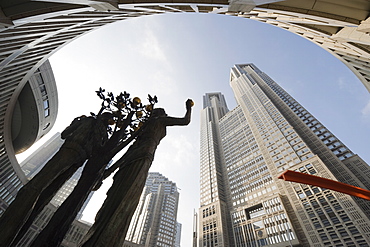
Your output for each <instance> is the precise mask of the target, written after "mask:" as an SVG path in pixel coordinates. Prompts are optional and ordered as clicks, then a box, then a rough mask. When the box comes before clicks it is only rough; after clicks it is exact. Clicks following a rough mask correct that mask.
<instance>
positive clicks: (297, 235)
mask: <svg viewBox="0 0 370 247" xmlns="http://www.w3.org/2000/svg"><path fill="white" fill-rule="evenodd" d="M230 78H231V79H230V80H231V82H230V83H231V87H232V89H233V91H234V95H235V98H236V100H237V103H238V106H237V107H236V108H235V109H233V110H231V111H229V110H228V108H227V105H226V101H225V99H224V96H223V95H222V94H221V93H208V94H206V95H205V96H204V97H203V110H202V112H201V137H200V139H201V140H200V181H201V184H200V204H201V206H200V209H199V214H198V222H199V223H198V236H197V237H198V240H197V241H195V242H198V244H199V246H225V247H226V246H235V247H239V246H240V247H242V246H243V247H244V246H268V245H269V246H314V247H315V246H317V247H318V246H370V219H369V218H370V203H369V202H368V201H366V200H364V199H360V198H356V197H351V196H349V195H345V194H342V193H339V192H335V191H331V190H328V189H323V188H320V187H316V186H309V185H305V184H298V183H290V182H286V181H283V180H279V179H278V177H279V175H281V174H282V173H283V172H284V171H285V170H294V171H299V172H302V173H308V174H312V175H316V176H320V177H325V178H328V179H332V180H337V181H340V182H343V183H347V184H351V185H354V186H357V187H361V188H364V189H368V190H369V189H370V168H369V166H368V165H367V164H366V163H365V162H364V161H363V160H362V159H361V158H360V157H358V156H357V155H355V154H354V153H353V152H352V151H351V150H350V149H349V148H347V147H346V146H345V145H344V144H343V143H342V142H341V141H340V140H338V138H337V137H335V136H334V135H333V134H332V133H331V132H330V131H329V130H328V129H327V128H326V127H325V126H323V124H321V123H320V122H319V120H317V119H316V118H315V117H314V116H313V115H312V114H311V113H309V112H308V111H307V110H306V109H305V108H304V107H303V106H301V105H300V104H299V103H298V102H297V101H296V100H295V99H294V98H293V97H291V96H290V95H289V94H288V93H287V92H286V91H284V90H283V89H282V88H281V87H280V86H279V85H278V84H277V83H276V82H274V81H273V80H272V79H271V78H270V77H269V76H267V75H266V74H265V73H263V72H262V71H260V70H259V69H258V68H257V67H256V66H255V65H253V64H242V65H235V66H234V67H233V68H232V70H231V77H230Z"/></svg>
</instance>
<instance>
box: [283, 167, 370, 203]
mask: <svg viewBox="0 0 370 247" xmlns="http://www.w3.org/2000/svg"><path fill="white" fill-rule="evenodd" d="M278 178H279V179H284V180H285V181H290V182H296V183H302V184H309V185H314V186H318V187H322V188H326V189H330V190H335V191H338V192H341V193H344V194H348V195H351V196H356V197H360V198H363V199H366V200H370V191H369V190H365V189H362V188H359V187H356V186H352V185H349V184H345V183H341V182H337V181H334V180H331V179H327V178H322V177H318V176H314V175H310V174H306V173H301V172H296V171H290V170H287V171H285V172H284V173H283V174H281V175H280V176H279V177H278Z"/></svg>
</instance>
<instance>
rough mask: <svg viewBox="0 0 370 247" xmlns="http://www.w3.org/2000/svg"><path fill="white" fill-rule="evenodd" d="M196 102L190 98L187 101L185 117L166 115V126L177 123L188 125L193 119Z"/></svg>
mask: <svg viewBox="0 0 370 247" xmlns="http://www.w3.org/2000/svg"><path fill="white" fill-rule="evenodd" d="M193 105H194V102H193V101H192V100H191V99H188V100H187V101H186V102H185V106H186V113H185V116H184V117H183V118H175V117H166V118H165V120H164V121H165V125H166V126H175V125H188V124H189V123H190V119H191V108H192V107H193Z"/></svg>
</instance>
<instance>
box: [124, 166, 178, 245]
mask: <svg viewBox="0 0 370 247" xmlns="http://www.w3.org/2000/svg"><path fill="white" fill-rule="evenodd" d="M178 202H179V192H178V191H177V186H176V183H174V182H172V181H169V180H168V178H166V177H165V176H163V175H162V174H160V173H158V172H150V173H149V174H148V178H147V180H146V184H145V187H144V190H143V193H142V194H141V198H140V202H139V204H138V206H137V208H136V211H135V213H134V215H133V217H132V220H131V223H130V226H129V229H128V231H127V235H126V240H127V241H130V242H133V243H137V244H142V245H145V246H147V247H151V246H167V247H173V246H175V244H176V238H179V236H178V235H180V234H181V233H180V232H178V229H181V227H178V222H177V221H176V220H177V208H178Z"/></svg>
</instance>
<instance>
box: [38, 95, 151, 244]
mask: <svg viewBox="0 0 370 247" xmlns="http://www.w3.org/2000/svg"><path fill="white" fill-rule="evenodd" d="M103 92H104V90H102V89H100V91H97V93H98V96H99V97H100V98H101V99H103V103H102V109H101V111H100V112H99V114H101V112H102V110H108V111H110V112H112V113H113V118H112V121H113V123H114V125H115V127H114V130H112V129H111V130H110V138H109V139H108V141H107V142H106V143H105V145H104V146H102V147H101V148H99V149H97V150H96V151H95V152H94V153H93V155H92V156H91V158H90V159H89V160H88V161H87V162H86V164H85V167H84V170H83V172H82V175H81V177H80V179H79V181H78V183H77V185H76V187H75V188H74V190H73V191H72V193H71V194H70V195H69V196H68V198H67V199H66V200H65V201H64V202H63V204H62V205H61V206H60V207H59V208H58V210H57V211H56V212H55V213H54V215H53V217H52V218H51V220H50V221H49V223H48V224H47V226H46V227H45V228H44V229H43V231H42V232H41V233H40V234H39V235H38V236H37V238H36V239H35V240H34V242H33V243H32V246H37V247H40V246H59V244H60V243H61V242H62V241H63V237H64V236H65V234H66V233H67V231H68V229H69V227H70V225H71V223H72V222H73V220H74V219H75V217H76V215H77V213H78V212H79V211H80V209H81V207H82V205H83V203H84V201H85V200H86V198H87V197H88V195H89V194H90V192H91V191H92V190H93V188H94V187H96V184H97V183H98V182H100V181H101V180H102V176H103V172H104V169H105V167H106V165H107V163H108V162H109V161H110V160H111V159H112V158H113V157H114V156H115V155H116V154H117V153H118V152H119V151H120V150H122V149H123V148H124V147H126V146H127V145H128V144H129V143H131V141H132V140H134V139H135V138H136V137H137V136H138V134H139V133H140V132H141V130H142V129H140V126H142V125H143V124H144V123H145V122H146V121H147V119H148V118H149V116H150V114H151V111H152V109H153V106H154V104H155V103H156V102H157V99H156V97H154V98H152V97H151V96H150V95H148V99H149V103H150V104H149V105H145V106H143V105H142V104H141V100H140V99H139V98H137V97H135V98H133V99H132V100H131V99H130V98H129V94H127V93H126V92H124V94H122V93H121V94H120V95H118V96H117V97H114V96H113V94H112V93H108V97H106V96H105V95H104V94H103ZM103 114H104V113H103ZM134 116H135V117H134Z"/></svg>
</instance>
